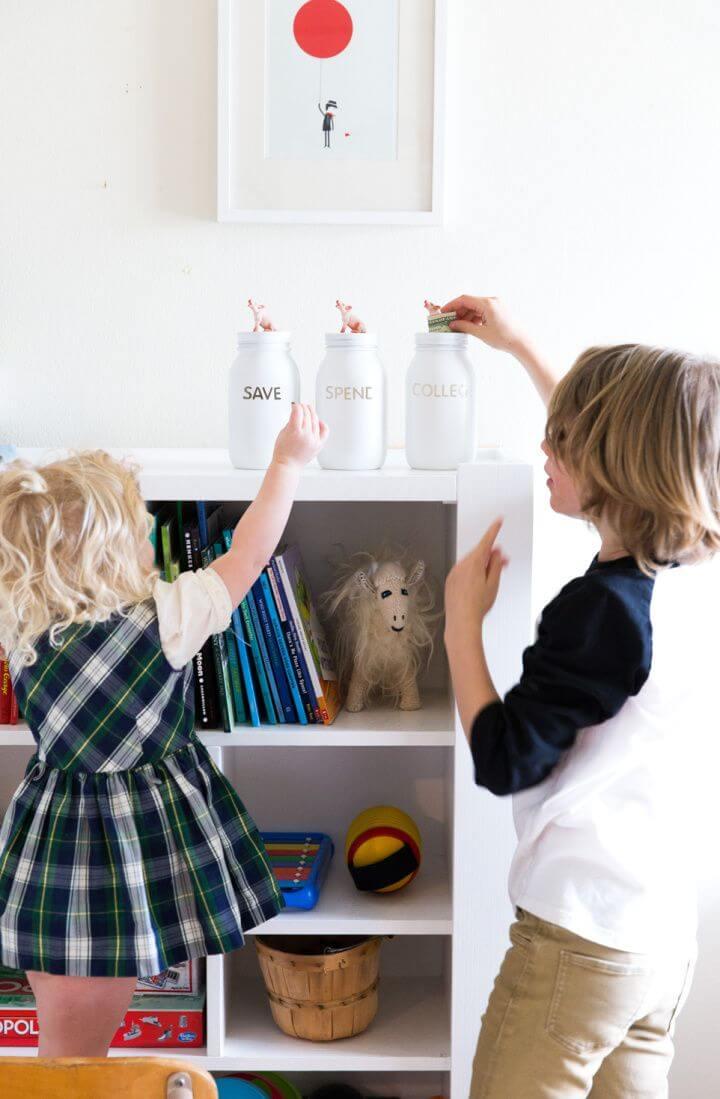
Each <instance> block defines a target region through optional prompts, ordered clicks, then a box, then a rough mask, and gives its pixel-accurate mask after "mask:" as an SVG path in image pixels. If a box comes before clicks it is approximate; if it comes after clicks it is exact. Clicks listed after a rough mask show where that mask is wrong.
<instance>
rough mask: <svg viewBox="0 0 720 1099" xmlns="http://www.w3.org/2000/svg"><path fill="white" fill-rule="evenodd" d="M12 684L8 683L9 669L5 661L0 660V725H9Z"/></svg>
mask: <svg viewBox="0 0 720 1099" xmlns="http://www.w3.org/2000/svg"><path fill="white" fill-rule="evenodd" d="M12 694H13V690H12V683H11V682H10V667H9V665H8V662H7V660H0V725H9V724H10V710H11V708H12Z"/></svg>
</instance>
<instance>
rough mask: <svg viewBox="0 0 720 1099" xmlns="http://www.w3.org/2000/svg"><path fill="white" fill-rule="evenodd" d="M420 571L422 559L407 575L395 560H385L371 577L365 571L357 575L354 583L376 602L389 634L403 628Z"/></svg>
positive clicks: (420, 577) (423, 568)
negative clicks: (356, 580) (412, 591)
mask: <svg viewBox="0 0 720 1099" xmlns="http://www.w3.org/2000/svg"><path fill="white" fill-rule="evenodd" d="M424 572H425V563H424V561H418V563H417V564H416V565H415V566H414V567H413V568H412V569H411V570H410V572H408V573H407V574H406V573H405V570H404V569H403V568H402V566H401V565H400V564H398V562H397V561H387V562H384V563H383V564H382V565H379V566H378V568H377V569H376V570H375V572H374V573H373V575H372V578H371V577H369V576H368V575H367V573H365V572H359V573H358V574H357V575H358V583H360V584H362V586H363V587H364V588H365V590H366V591H368V592H369V593H370V594H372V596H373V597H374V599H375V600H376V601H377V605H378V610H379V613H380V615H381V616H382V621H383V623H384V624H385V626H386V627H387V629H388V630H390V631H392V632H393V633H397V634H401V633H402V632H403V630H404V629H405V626H406V624H407V618H408V614H409V613H410V592H411V590H412V588H413V587H414V586H415V585H416V584H418V583H419V582H420V580H421V579H422V576H423V573H424Z"/></svg>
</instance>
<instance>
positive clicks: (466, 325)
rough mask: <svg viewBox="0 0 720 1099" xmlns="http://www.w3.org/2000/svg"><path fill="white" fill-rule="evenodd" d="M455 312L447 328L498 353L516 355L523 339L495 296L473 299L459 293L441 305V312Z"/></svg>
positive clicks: (523, 341) (523, 342)
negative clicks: (505, 352)
mask: <svg viewBox="0 0 720 1099" xmlns="http://www.w3.org/2000/svg"><path fill="white" fill-rule="evenodd" d="M451 312H455V313H457V315H458V319H457V320H456V321H452V322H451V324H450V327H451V328H452V330H453V332H467V333H468V335H470V336H477V338H478V339H479V340H482V341H483V343H486V344H488V345H489V346H490V347H495V348H497V349H498V351H509V352H511V353H513V354H514V353H516V352H517V350H518V349H519V348H520V347H522V346H523V345H524V344H525V343H526V340H525V339H524V337H523V335H522V333H521V332H520V330H519V329H518V328H517V326H516V325H515V323H514V322H513V320H512V319H511V317H510V316H509V314H508V312H507V310H506V308H505V306H504V305H503V304H502V302H501V301H500V300H499V299H498V298H495V297H490V298H472V297H470V296H469V295H468V294H461V296H460V297H459V298H453V300H452V301H449V302H448V303H447V304H446V305H444V306H443V313H451Z"/></svg>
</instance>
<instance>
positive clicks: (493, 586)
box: [445, 519, 508, 639]
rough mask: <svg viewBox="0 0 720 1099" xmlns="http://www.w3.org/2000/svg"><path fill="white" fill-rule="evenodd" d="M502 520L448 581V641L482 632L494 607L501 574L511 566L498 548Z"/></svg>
mask: <svg viewBox="0 0 720 1099" xmlns="http://www.w3.org/2000/svg"><path fill="white" fill-rule="evenodd" d="M501 526H502V519H496V520H495V522H494V523H492V524H491V525H490V526H489V527H488V529H487V530H486V532H485V534H484V535H483V537H482V539H481V540H480V542H479V543H478V544H477V546H476V547H475V549H473V550H470V553H468V554H467V555H466V556H465V557H462V558H461V559H460V560H459V561H458V562H457V564H456V565H455V566H454V567H453V568H452V569H451V570H450V572H449V573H448V577H447V580H446V581H445V637H446V639H447V638H448V637H450V638H452V639H454V638H456V637H459V636H460V635H462V638H463V639H466V636H467V634H466V631H467V630H468V629H469V630H471V631H473V632H475V633H477V632H479V631H480V628H481V626H482V621H483V618H484V617H485V615H486V614H487V613H488V611H489V610H490V608H491V607H492V605H493V604H494V602H495V600H496V598H497V593H498V588H499V586H500V573H501V572H502V570H503V569H504V568H505V566H506V565H507V563H508V559H507V557H505V556H504V554H503V552H502V550H501V549H500V547H499V546H496V545H495V539H496V538H497V536H498V532H499V530H500V527H501Z"/></svg>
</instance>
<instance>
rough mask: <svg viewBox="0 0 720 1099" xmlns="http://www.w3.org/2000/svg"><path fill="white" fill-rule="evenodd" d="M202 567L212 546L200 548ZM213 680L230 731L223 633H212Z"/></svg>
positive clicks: (228, 670) (231, 725)
mask: <svg viewBox="0 0 720 1099" xmlns="http://www.w3.org/2000/svg"><path fill="white" fill-rule="evenodd" d="M200 556H201V559H202V564H203V568H207V567H208V565H209V564H210V562H211V561H212V560H213V558H214V556H215V552H214V550H213V548H212V546H202V547H201V549H200ZM212 645H213V656H214V661H213V663H214V667H215V681H216V683H217V689H218V697H219V699H220V719H221V721H222V727H223V729H224V731H225V732H226V733H231V732H232V727H233V704H232V693H231V687H230V669H229V667H228V661H227V652H226V651H225V635H224V634H223V633H214V634H213V635H212Z"/></svg>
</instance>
